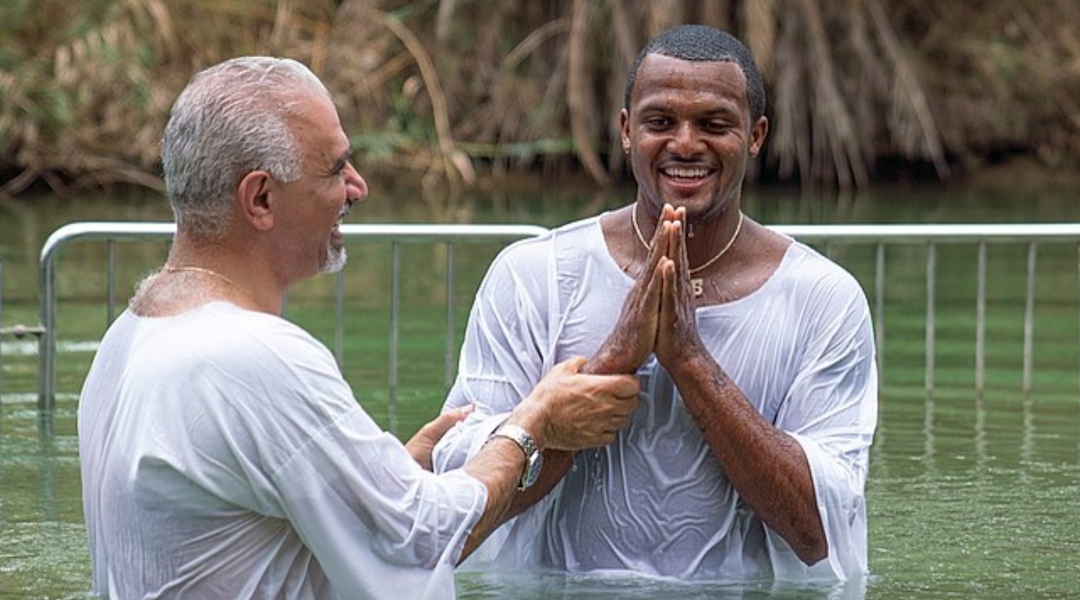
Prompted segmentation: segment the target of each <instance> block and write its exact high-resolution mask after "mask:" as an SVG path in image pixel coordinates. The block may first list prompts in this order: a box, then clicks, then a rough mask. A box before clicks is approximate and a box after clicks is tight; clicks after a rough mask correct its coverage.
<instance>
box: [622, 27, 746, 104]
mask: <svg viewBox="0 0 1080 600" xmlns="http://www.w3.org/2000/svg"><path fill="white" fill-rule="evenodd" d="M649 54H661V55H663V56H670V57H672V58H677V59H679V60H693V61H710V62H712V61H715V62H725V61H726V62H733V63H735V64H737V65H739V68H740V69H742V72H743V75H744V76H746V98H747V102H749V104H750V121H751V122H756V121H757V120H758V119H759V118H760V117H761V116H763V115H764V114H765V86H764V84H762V82H761V73H760V72H758V68H757V64H755V63H754V57H753V56H752V55H751V54H750V50H748V49H747V48H746V46H744V45H743V43H742V42H740V41H739V39H738V38H736V37H735V36H733V35H731V34H730V33H728V32H726V31H720V30H719V29H714V28H712V27H707V26H705V25H678V26H676V27H672V28H671V29H668V30H666V31H664V32H662V33H660V35H657V36H656V37H654V38H653V39H652V41H650V42H649V43H648V44H647V45H646V46H645V47H644V48H642V49H641V52H640V53H639V54H638V55H637V58H636V59H635V60H634V65H633V66H632V67H630V73H629V74H628V75H627V77H626V94H625V96H626V97H625V98H624V103H625V108H626V111H627V112H629V111H630V94H631V92H632V91H633V89H634V81H635V80H636V79H637V73H638V69H639V68H640V67H641V62H642V61H643V60H645V57H646V56H648V55H649Z"/></svg>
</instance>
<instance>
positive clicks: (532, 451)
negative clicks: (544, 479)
mask: <svg viewBox="0 0 1080 600" xmlns="http://www.w3.org/2000/svg"><path fill="white" fill-rule="evenodd" d="M495 437H504V438H507V439H509V440H512V441H513V442H514V443H515V444H517V445H518V448H521V452H522V453H524V454H525V470H524V471H523V472H522V473H521V480H520V481H519V482H518V490H525V489H528V488H529V486H531V485H532V484H533V483H536V479H537V478H538V477H539V476H540V467H541V465H542V464H543V455H542V454H540V448H539V446H537V445H536V440H534V439H533V437H532V436H531V435H529V432H528V431H525V429H524V428H522V427H520V426H518V425H513V424H509V423H504V424H502V425H500V426H499V427H498V428H497V429H496V430H495V431H493V432H492V433H491V435H490V436H489V437H488V440H489V441H490V440H491V438H495Z"/></svg>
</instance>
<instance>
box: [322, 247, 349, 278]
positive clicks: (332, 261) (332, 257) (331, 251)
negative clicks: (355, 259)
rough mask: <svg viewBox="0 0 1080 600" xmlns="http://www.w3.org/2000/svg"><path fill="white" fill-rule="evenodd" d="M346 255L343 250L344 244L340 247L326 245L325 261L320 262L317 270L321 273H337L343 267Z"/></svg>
mask: <svg viewBox="0 0 1080 600" xmlns="http://www.w3.org/2000/svg"><path fill="white" fill-rule="evenodd" d="M347 259H348V256H347V255H346V252H345V246H342V247H341V248H334V247H333V246H332V245H330V244H327V245H326V262H324V263H323V264H322V267H320V268H319V271H321V272H323V273H337V272H338V271H340V270H342V269H344V268H345V261H346V260H347Z"/></svg>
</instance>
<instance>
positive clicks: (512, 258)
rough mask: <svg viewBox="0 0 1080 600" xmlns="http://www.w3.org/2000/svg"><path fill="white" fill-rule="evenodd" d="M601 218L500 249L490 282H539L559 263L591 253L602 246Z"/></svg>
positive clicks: (497, 283)
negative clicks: (598, 246)
mask: <svg viewBox="0 0 1080 600" xmlns="http://www.w3.org/2000/svg"><path fill="white" fill-rule="evenodd" d="M599 223H600V217H599V216H593V217H589V218H586V219H581V220H579V221H574V222H572V223H568V224H566V225H562V226H560V227H557V228H555V229H552V230H550V231H548V232H547V233H545V234H543V235H539V236H536V237H531V238H527V239H523V240H518V241H516V242H514V243H512V244H510V245H509V246H507V247H506V248H503V250H502V251H501V252H499V254H498V256H496V257H495V260H494V261H493V262H492V263H491V267H490V268H489V269H488V274H487V280H488V284H489V285H490V284H496V285H504V284H513V285H515V286H517V285H521V284H522V283H526V282H529V281H532V282H535V283H536V284H540V283H541V282H543V281H546V280H547V279H548V278H549V276H550V275H551V274H552V273H553V272H554V270H560V271H561V270H564V269H563V268H558V267H557V265H563V264H565V263H567V261H575V260H579V259H580V258H581V257H582V256H587V255H591V254H592V253H593V249H594V248H595V247H597V245H598V244H599V245H601V246H602V245H603V235H602V233H601V231H600V224H599Z"/></svg>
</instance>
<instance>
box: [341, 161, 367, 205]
mask: <svg viewBox="0 0 1080 600" xmlns="http://www.w3.org/2000/svg"><path fill="white" fill-rule="evenodd" d="M345 176H346V177H345V186H346V189H347V190H348V192H349V195H348V198H349V200H363V199H364V198H366V197H367V195H368V185H367V182H366V181H364V178H363V177H361V176H360V172H359V171H357V170H356V167H354V166H353V164H352V163H351V162H349V163H348V164H346V165H345Z"/></svg>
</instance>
